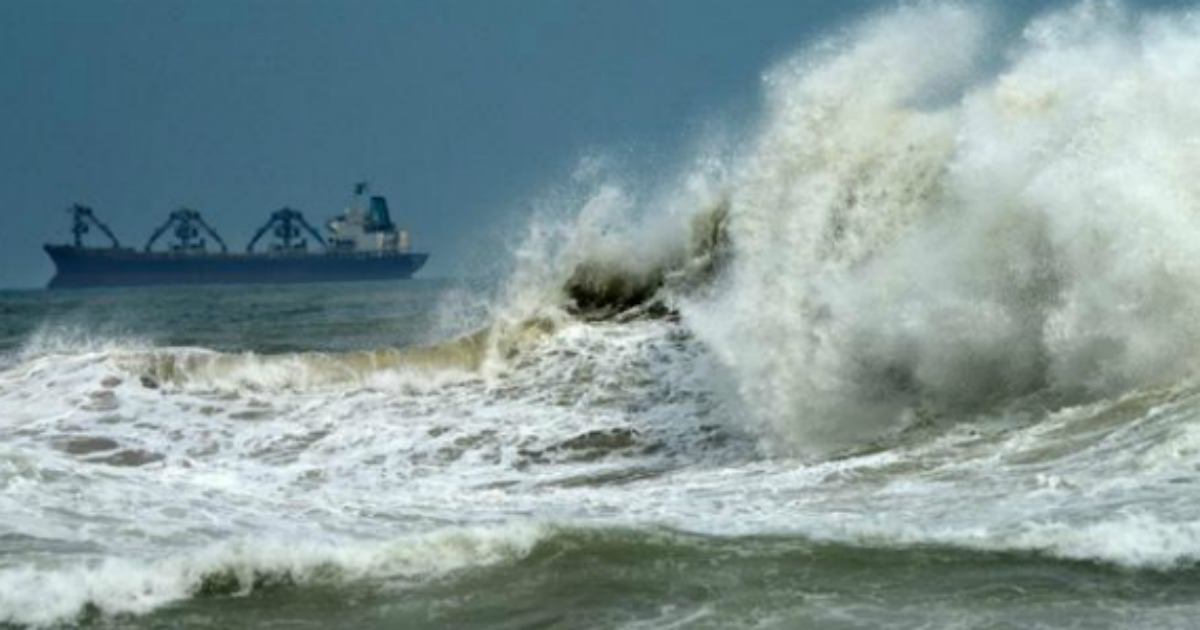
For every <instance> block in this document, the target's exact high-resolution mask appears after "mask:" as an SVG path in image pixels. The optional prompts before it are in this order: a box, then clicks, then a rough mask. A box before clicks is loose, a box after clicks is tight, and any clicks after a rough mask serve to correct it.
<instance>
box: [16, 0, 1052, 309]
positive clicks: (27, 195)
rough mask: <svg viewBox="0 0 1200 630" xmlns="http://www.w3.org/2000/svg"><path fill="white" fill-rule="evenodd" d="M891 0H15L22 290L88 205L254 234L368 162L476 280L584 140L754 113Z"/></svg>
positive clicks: (636, 143)
mask: <svg viewBox="0 0 1200 630" xmlns="http://www.w3.org/2000/svg"><path fill="white" fill-rule="evenodd" d="M877 4H879V3H878V2H874V1H872V0H842V1H839V2H818V1H802V0H754V1H749V2H737V1H734V0H602V1H601V0H475V1H465V0H437V1H435V0H428V1H418V0H407V1H406V0H395V1H372V0H351V1H345V2H335V1H333V0H328V1H312V0H253V1H250V0H247V1H239V2H234V1H231V0H206V1H199V0H195V1H186V2H185V1H182V0H123V1H105V2H102V1H92V0H80V1H73V2H67V1H63V0H49V1H38V0H0V286H40V285H42V284H44V283H45V282H46V281H47V280H48V279H49V277H50V275H51V271H52V267H51V264H50V262H49V260H48V259H47V258H46V257H45V255H44V254H43V253H42V252H41V249H40V246H41V244H42V243H43V242H45V241H66V240H67V236H68V234H67V230H66V227H67V218H66V215H65V213H64V212H63V209H64V208H65V207H66V206H68V205H69V204H70V203H71V202H74V201H82V202H85V203H88V204H90V205H92V206H93V207H94V208H96V210H97V212H98V213H99V214H100V215H101V216H102V217H103V218H104V219H105V220H107V221H108V223H109V224H110V225H111V226H112V227H113V228H114V230H116V231H117V233H118V235H120V236H121V237H122V239H123V240H124V241H125V242H126V243H127V244H130V245H135V246H140V245H141V244H142V243H143V242H144V240H145V239H146V238H147V237H148V236H149V234H150V232H151V231H152V230H153V229H154V227H156V226H157V225H158V224H159V223H161V222H162V221H163V220H165V218H166V215H167V213H168V212H169V211H171V210H173V209H175V208H177V207H179V206H180V205H191V206H194V207H196V208H199V209H200V210H201V211H202V212H204V213H205V216H206V217H207V218H208V219H209V221H210V223H212V224H213V225H214V226H216V227H217V229H218V230H219V231H220V232H221V233H222V235H223V236H224V237H225V239H226V241H228V242H229V243H230V245H231V246H232V247H241V246H243V245H244V243H245V242H246V241H247V240H248V239H249V237H250V235H251V234H252V233H253V231H254V229H255V228H256V227H257V226H258V225H259V224H260V223H262V222H264V221H265V220H266V218H267V215H268V214H269V213H270V212H271V211H272V210H275V209H278V208H279V207H281V206H283V205H293V206H296V207H298V208H300V209H302V210H304V211H305V212H306V213H307V215H308V216H309V218H310V219H311V220H313V221H314V222H317V221H319V220H323V219H325V218H328V217H329V216H331V215H333V214H334V213H335V212H336V211H337V210H338V209H339V208H341V207H342V206H343V205H344V203H345V201H346V200H347V198H348V194H349V192H350V186H351V184H352V183H353V182H355V181H357V180H359V179H362V178H367V179H370V180H371V181H372V183H373V185H374V188H375V190H376V191H377V192H379V193H382V194H386V195H388V196H389V199H390V200H391V202H392V206H393V211H394V212H396V211H398V214H399V218H400V221H401V223H403V224H405V225H407V226H409V227H410V228H411V229H412V231H413V233H414V237H415V243H416V245H417V246H418V247H419V248H420V249H423V250H427V251H431V252H432V253H433V258H432V260H431V264H430V266H429V267H428V268H427V271H426V272H424V274H423V275H453V274H459V273H477V272H478V269H466V268H464V267H462V266H460V265H458V264H457V261H460V260H468V259H471V260H474V261H476V263H477V261H478V260H479V259H480V257H479V255H478V252H479V250H480V248H483V247H492V246H494V245H495V239H492V238H489V234H491V233H494V232H495V230H496V228H497V227H498V226H501V225H504V224H505V223H506V221H511V220H514V219H512V217H513V216H516V215H518V214H519V213H520V212H521V210H522V207H523V204H524V203H525V202H527V201H528V200H529V199H531V198H532V197H533V196H534V195H536V194H537V193H538V191H539V190H541V189H542V188H544V187H545V186H548V185H550V184H552V183H553V180H554V179H555V178H556V177H561V176H562V175H563V174H564V173H566V172H569V170H570V168H571V167H572V166H573V165H574V163H575V161H576V160H577V159H578V158H579V157H580V156H581V155H582V154H583V153H585V152H586V151H588V150H591V149H597V148H599V149H604V148H614V147H616V148H620V147H626V146H632V147H635V149H636V148H644V149H647V150H648V151H649V152H650V153H651V154H658V155H669V154H671V152H672V151H676V150H678V149H679V148H680V147H682V146H684V145H686V144H688V143H689V142H690V141H691V139H692V138H693V137H694V136H695V135H696V133H697V127H698V126H700V125H702V124H704V123H705V122H706V121H708V120H711V119H713V118H719V119H730V120H732V121H733V122H735V123H736V122H737V121H738V120H739V119H744V118H746V117H748V116H750V115H752V112H753V109H754V107H755V105H756V103H757V99H758V98H759V93H758V82H759V77H760V75H761V73H762V71H763V70H764V69H765V68H766V67H767V66H768V64H769V63H770V62H771V61H772V60H773V59H776V58H778V57H780V56H781V55H784V54H786V53H788V52H790V51H792V50H794V49H795V48H797V47H798V46H800V45H802V44H803V42H804V40H805V39H806V37H808V36H809V35H810V34H811V33H812V32H814V31H819V30H824V29H826V28H828V27H830V25H831V24H837V23H839V22H844V21H845V20H847V19H850V18H851V17H853V16H855V15H858V14H861V13H862V12H863V11H864V10H866V8H867V7H869V6H872V5H877ZM1024 4H1037V3H1033V2H1026V3H1024Z"/></svg>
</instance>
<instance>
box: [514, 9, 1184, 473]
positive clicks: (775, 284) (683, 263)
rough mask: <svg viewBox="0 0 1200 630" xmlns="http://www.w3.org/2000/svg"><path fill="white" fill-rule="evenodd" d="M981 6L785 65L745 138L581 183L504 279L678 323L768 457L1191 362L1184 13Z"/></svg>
mask: <svg viewBox="0 0 1200 630" xmlns="http://www.w3.org/2000/svg"><path fill="white" fill-rule="evenodd" d="M990 18H991V16H990V14H989V13H987V12H986V11H982V10H979V9H977V8H974V7H970V6H966V5H960V4H954V3H941V4H937V3H934V4H920V5H917V6H913V7H906V8H901V9H898V10H894V11H891V12H887V13H884V14H880V15H878V16H875V17H874V18H872V19H869V20H867V21H866V22H864V23H863V24H861V25H860V26H858V27H856V28H854V29H852V30H851V31H850V32H848V33H847V34H844V35H841V36H838V37H835V38H832V39H828V40H826V41H823V42H821V43H820V44H819V45H816V46H813V47H811V48H809V49H807V50H805V51H803V52H802V53H800V54H798V55H797V56H795V57H794V58H792V59H790V60H787V61H785V62H783V63H781V64H779V65H778V66H777V67H775V68H774V69H772V70H771V71H770V72H769V73H767V75H766V80H765V85H766V86H767V87H766V89H767V92H766V101H765V105H764V107H765V114H764V117H763V120H762V122H761V123H760V126H759V129H758V131H757V134H756V137H755V138H754V139H753V140H751V141H750V142H748V143H747V144H746V146H744V147H741V148H740V149H737V150H735V151H733V152H731V157H724V158H720V159H715V163H714V158H711V157H710V156H707V155H705V156H703V159H698V160H697V161H696V162H697V164H699V165H700V166H699V167H698V168H696V169H695V170H694V171H692V172H689V173H687V174H686V175H685V176H683V177H681V178H678V179H679V180H681V181H680V182H677V183H675V184H673V185H672V186H668V187H665V190H664V191H663V192H660V193H657V194H655V195H650V196H648V197H647V198H645V199H637V198H636V197H634V196H633V195H632V193H629V192H627V191H626V190H625V189H623V188H622V187H620V186H618V185H615V184H612V183H611V182H605V183H603V184H602V185H597V186H596V187H595V193H594V194H593V195H591V196H590V197H589V198H588V199H587V201H586V203H584V204H583V206H582V208H581V210H580V212H579V214H578V218H577V219H576V221H575V223H574V224H573V225H571V226H569V227H561V226H560V227H557V228H554V229H548V228H546V227H545V226H540V225H539V226H536V227H535V229H534V232H533V235H532V237H531V238H530V241H529V242H530V243H533V244H537V243H540V242H541V241H543V240H546V239H547V238H548V235H557V236H558V239H557V241H556V244H555V245H554V246H553V247H551V246H543V247H542V248H541V249H540V250H537V251H538V252H539V254H538V255H529V254H526V255H524V258H523V259H524V261H525V262H526V263H527V264H526V265H525V268H524V269H522V270H519V271H518V274H517V280H518V281H528V280H529V279H530V278H531V277H532V278H535V279H536V280H537V281H538V282H534V283H533V284H535V285H538V286H540V287H541V293H540V294H538V296H539V298H540V299H541V300H542V301H541V302H538V304H539V305H540V306H544V304H545V303H546V302H547V301H549V302H550V303H552V304H556V305H558V306H560V307H561V308H562V309H563V310H565V311H567V312H571V313H574V314H582V315H583V316H584V317H592V318H597V317H598V318H610V317H612V316H613V315H614V313H620V312H629V309H636V308H643V309H644V311H642V312H637V311H635V312H634V315H645V314H650V315H659V316H662V315H676V316H681V317H682V318H683V321H684V322H685V324H686V325H687V326H688V327H689V329H690V330H691V331H693V332H694V333H695V335H696V336H697V337H698V338H699V339H700V340H701V341H702V342H703V343H704V344H705V345H707V346H708V347H709V348H711V349H712V351H713V352H714V354H715V356H716V358H717V361H718V362H719V364H720V365H721V366H723V370H724V374H723V376H722V377H721V379H722V380H728V381H729V382H731V383H733V384H734V386H733V388H732V389H733V391H732V392H731V395H732V396H733V397H734V398H735V399H736V401H737V402H738V404H739V406H740V407H741V408H742V410H743V411H744V412H745V414H746V415H747V417H748V418H749V419H750V421H751V423H752V424H753V425H754V426H757V427H758V429H759V430H761V431H763V432H764V433H765V434H766V435H768V436H770V437H769V440H768V442H769V444H768V447H769V448H771V449H773V450H780V451H791V452H801V453H808V454H812V455H817V454H822V453H829V452H837V451H840V450H844V449H847V448H850V449H854V448H858V447H861V446H862V445H864V444H870V443H873V442H874V441H876V440H878V439H881V438H886V437H887V436H889V435H894V434H896V433H900V432H902V431H904V430H905V429H907V428H910V427H913V426H920V425H923V424H929V423H934V424H937V423H941V422H944V421H958V420H962V419H967V418H971V417H973V416H975V415H978V414H980V413H987V412H990V411H995V410H997V409H1003V408H1004V407H1006V406H1007V405H1010V404H1014V403H1016V402H1020V401H1025V402H1030V401H1032V402H1033V403H1035V404H1038V405H1042V406H1044V407H1046V408H1056V407H1060V406H1064V405H1071V404H1078V403H1080V402H1084V401H1087V400H1096V399H1100V398H1104V397H1109V396H1114V395H1119V394H1120V393H1122V392H1126V391H1130V390H1134V389H1137V388H1141V387H1147V386H1152V385H1156V384H1162V383H1168V382H1172V381H1173V380H1176V379H1180V378H1183V377H1186V376H1188V375H1190V374H1192V373H1193V372H1194V369H1195V367H1196V359H1195V357H1196V356H1200V355H1198V354H1197V352H1196V350H1197V347H1196V346H1197V341H1198V340H1200V319H1197V318H1195V317H1192V314H1193V313H1195V312H1197V311H1198V310H1200V237H1197V234H1200V215H1198V214H1197V212H1196V210H1195V209H1196V208H1197V207H1200V190H1198V189H1197V188H1196V187H1195V186H1193V185H1192V181H1193V179H1194V173H1196V172H1197V169H1198V168H1200V152H1198V151H1197V150H1196V148H1195V143H1194V142H1193V135H1194V134H1193V133H1192V132H1191V130H1194V129H1196V128H1198V126H1200V113H1198V112H1197V109H1196V108H1195V107H1194V106H1193V102H1194V101H1195V99H1193V98H1191V96H1192V95H1191V91H1190V88H1189V87H1188V86H1190V85H1194V84H1196V79H1197V78H1200V77H1198V75H1200V70H1197V68H1200V19H1198V18H1197V16H1196V15H1195V14H1194V13H1188V12H1184V13H1171V14H1163V15H1148V14H1138V13H1132V12H1130V11H1127V10H1125V9H1124V8H1123V7H1122V6H1121V5H1119V4H1115V3H1107V2H1084V3H1082V4H1079V5H1077V6H1075V7H1073V8H1070V9H1067V10H1063V11H1059V12H1055V13H1051V14H1048V15H1045V16H1042V17H1040V18H1038V19H1036V20H1034V21H1032V22H1031V23H1030V24H1028V25H1027V27H1026V28H1025V29H1024V31H1023V32H1022V34H1021V36H1020V37H1019V38H1018V40H1017V41H1016V42H1013V43H1010V44H1004V45H1003V47H1002V48H1000V49H999V50H998V49H997V48H998V44H997V43H996V42H997V38H996V34H997V30H998V27H996V26H993V24H992V22H993V20H991V19H990ZM996 58H1001V59H1003V60H1004V62H1003V63H1002V64H1001V65H1000V67H998V68H997V67H995V66H996V64H995V63H994V60H995V59H996ZM534 249H537V248H536V247H535V248H534ZM547 252H550V253H547ZM531 269H534V270H536V271H530V270H531ZM539 282H540V284H538V283H539ZM547 287H549V288H547ZM547 295H549V296H550V299H549V300H547V298H546V296H547ZM526 301H528V300H526ZM517 302H519V301H517ZM647 305H650V306H649V307H647ZM528 311H529V309H526V310H525V311H524V312H528Z"/></svg>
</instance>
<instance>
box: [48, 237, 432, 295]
mask: <svg viewBox="0 0 1200 630" xmlns="http://www.w3.org/2000/svg"><path fill="white" fill-rule="evenodd" d="M46 253H47V254H49V255H50V258H51V259H52V260H54V265H55V267H56V268H57V270H58V271H57V273H56V274H55V276H54V278H53V279H52V280H51V281H50V285H49V287H50V288H51V289H71V288H88V287H129V286H148V285H171V284H278V283H307V282H348V281H355V280H398V279H405V278H411V277H412V275H413V274H414V273H416V272H417V270H419V269H420V268H421V267H423V266H424V265H425V261H426V260H428V258H429V255H428V254H409V253H404V254H401V253H382V254H380V253H360V252H348V253H320V254H309V253H295V254H278V253H271V254H207V253H203V254H191V253H188V254H182V253H180V254H177V253H166V252H139V251H136V250H132V249H99V248H88V247H73V246H69V245H47V246H46Z"/></svg>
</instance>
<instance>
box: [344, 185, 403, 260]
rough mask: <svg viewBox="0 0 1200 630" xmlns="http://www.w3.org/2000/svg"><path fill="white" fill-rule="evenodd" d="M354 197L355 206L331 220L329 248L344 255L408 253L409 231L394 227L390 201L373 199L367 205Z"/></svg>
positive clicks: (358, 197)
mask: <svg viewBox="0 0 1200 630" xmlns="http://www.w3.org/2000/svg"><path fill="white" fill-rule="evenodd" d="M364 197H365V195H361V194H360V195H358V196H356V197H355V203H354V204H353V205H351V206H350V207H349V208H346V210H345V212H343V213H342V216H340V217H338V218H336V219H334V220H332V221H330V222H329V224H328V226H327V227H328V228H329V248H330V249H332V250H333V251H345V252H378V253H405V252H407V251H408V231H407V230H401V229H398V228H397V227H396V224H394V223H392V217H391V214H390V213H389V212H388V205H387V200H386V199H384V198H383V197H371V198H370V200H369V202H368V203H367V204H365V205H364V204H362V203H361V200H362V199H363V198H364Z"/></svg>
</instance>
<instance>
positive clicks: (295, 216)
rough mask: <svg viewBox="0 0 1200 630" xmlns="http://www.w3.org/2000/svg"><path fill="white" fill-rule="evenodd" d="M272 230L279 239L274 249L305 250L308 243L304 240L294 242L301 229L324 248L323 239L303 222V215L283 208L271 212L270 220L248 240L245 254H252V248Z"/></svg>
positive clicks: (297, 211) (306, 222)
mask: <svg viewBox="0 0 1200 630" xmlns="http://www.w3.org/2000/svg"><path fill="white" fill-rule="evenodd" d="M297 226H299V227H297ZM272 228H274V232H273V233H274V235H275V237H276V238H277V239H279V242H278V244H277V245H276V246H275V249H278V250H285V251H291V250H294V249H305V248H306V247H307V246H308V241H306V240H304V239H300V240H299V241H298V242H297V241H296V239H297V238H299V236H300V230H301V229H303V230H304V231H305V232H308V233H309V234H310V235H311V236H312V237H313V238H314V239H316V241H317V242H318V243H320V244H321V246H322V247H325V246H326V245H325V239H324V238H322V237H321V234H320V233H319V232H317V230H316V229H314V228H313V226H311V225H309V223H308V221H305V220H304V214H303V213H301V212H300V211H299V210H293V209H292V208H283V209H281V210H276V211H275V212H272V213H271V219H270V220H269V221H267V223H266V225H263V226H262V227H261V228H259V229H258V231H257V232H255V233H254V238H252V239H250V244H249V245H247V246H246V252H247V253H251V252H253V251H254V246H255V245H256V244H258V241H259V239H261V238H262V237H263V236H264V235H265V234H266V233H267V232H268V231H271V229H272ZM293 243H294V244H293Z"/></svg>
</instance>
